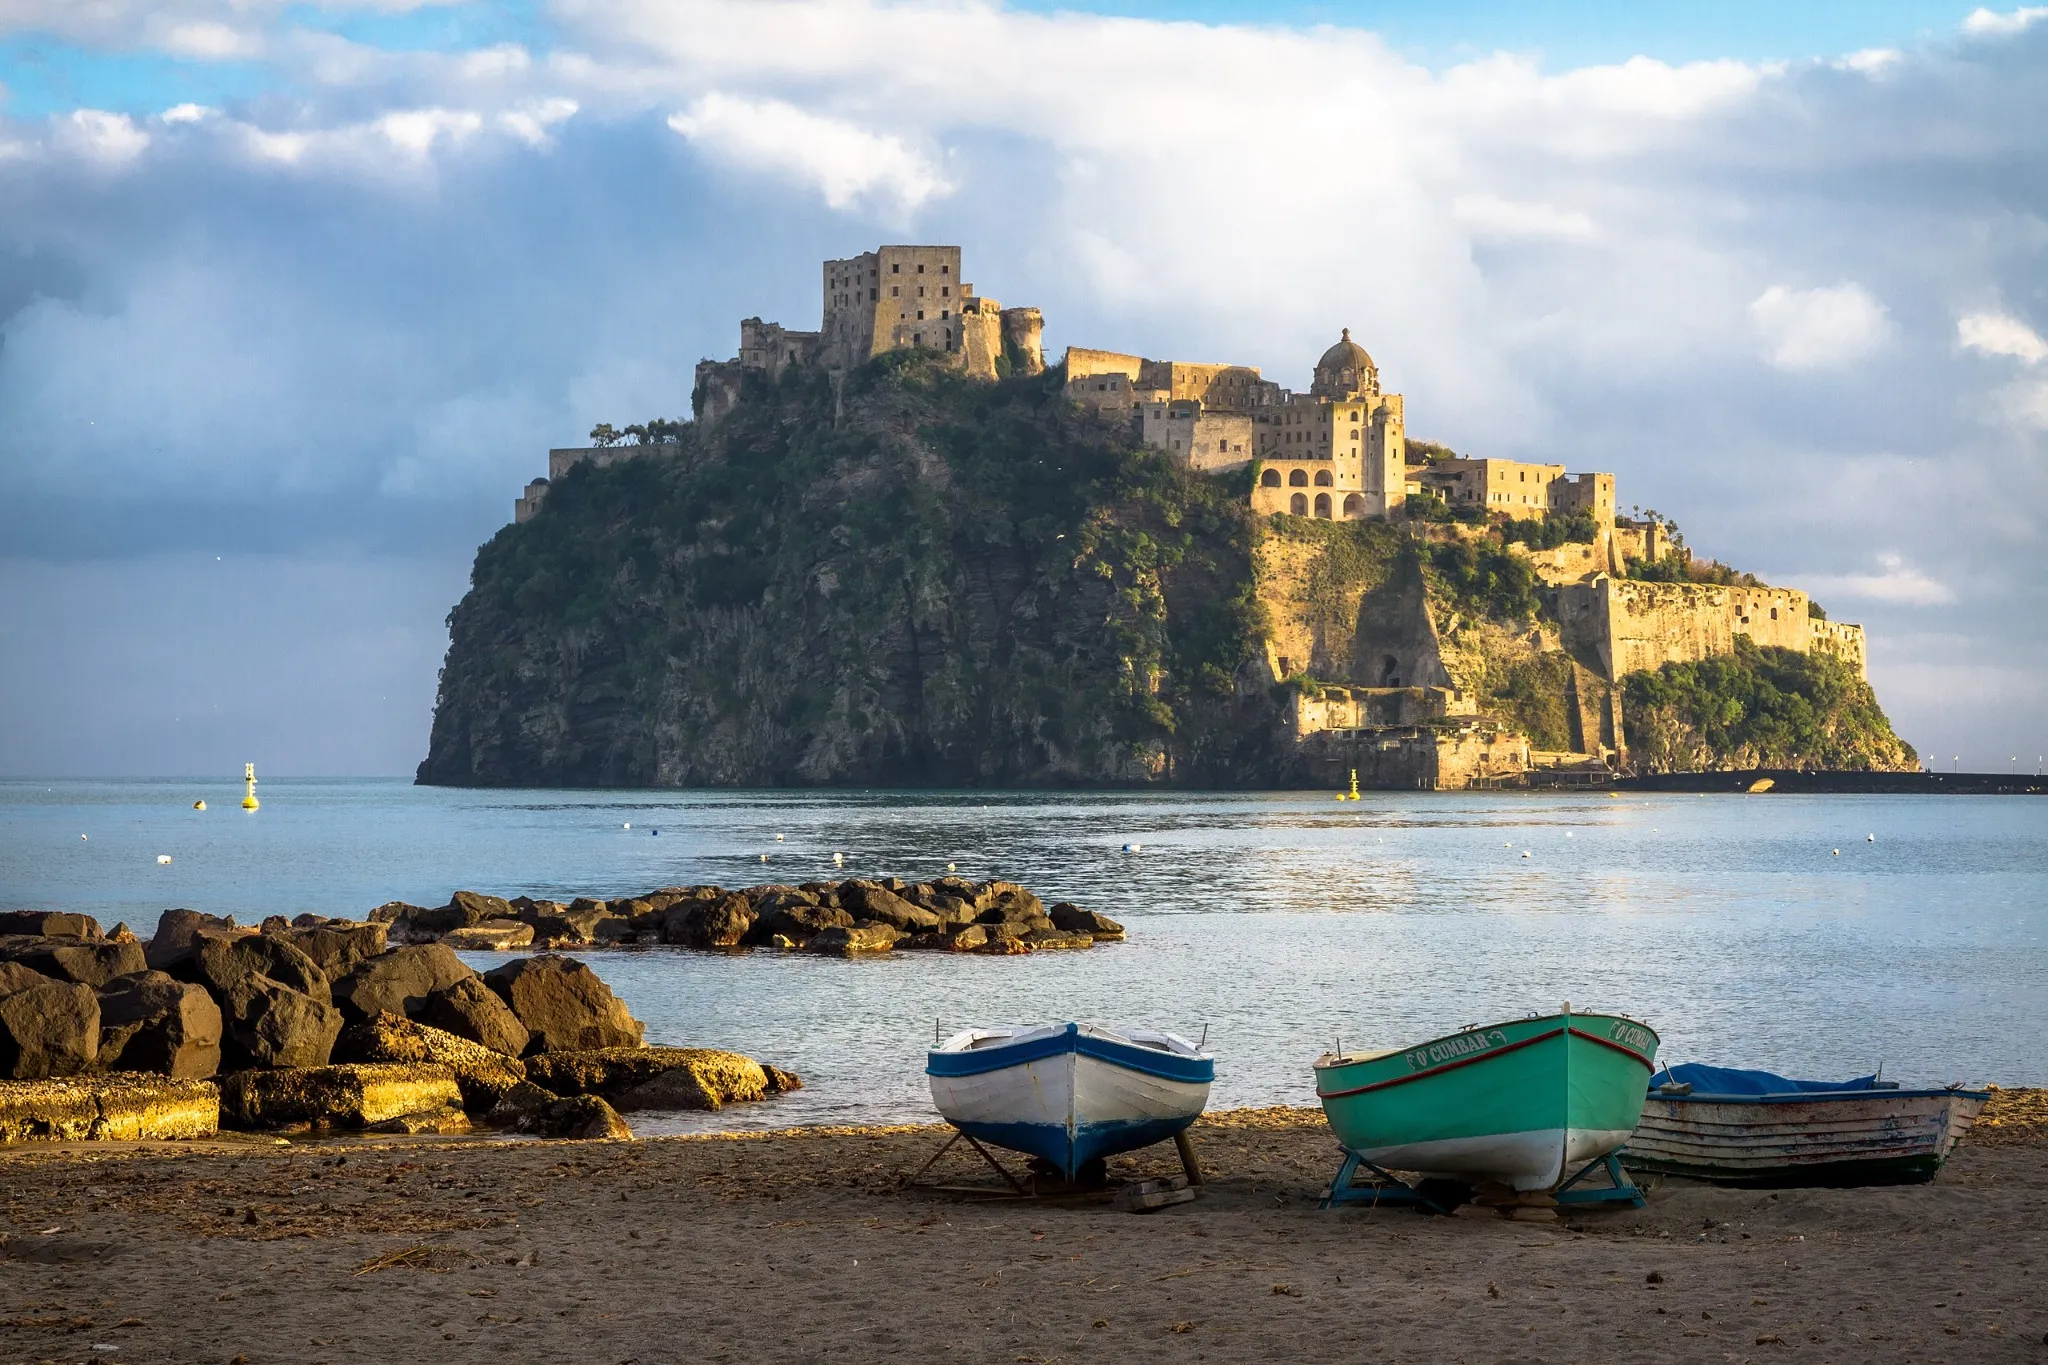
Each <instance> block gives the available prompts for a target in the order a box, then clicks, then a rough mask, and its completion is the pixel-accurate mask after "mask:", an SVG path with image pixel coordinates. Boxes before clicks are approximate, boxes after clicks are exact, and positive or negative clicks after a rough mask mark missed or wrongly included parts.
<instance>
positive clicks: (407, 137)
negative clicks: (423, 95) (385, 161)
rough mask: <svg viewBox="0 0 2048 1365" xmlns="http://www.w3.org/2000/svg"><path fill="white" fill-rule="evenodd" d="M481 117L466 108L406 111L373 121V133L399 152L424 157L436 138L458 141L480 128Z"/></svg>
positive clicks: (431, 149) (481, 124) (432, 147)
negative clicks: (374, 125)
mask: <svg viewBox="0 0 2048 1365" xmlns="http://www.w3.org/2000/svg"><path fill="white" fill-rule="evenodd" d="M483 123H484V121H483V118H482V117H481V116H480V115H478V114H475V113H472V112H470V111H469V110H467V109H406V110H402V111H400V112H398V113H393V114H386V115H384V116H383V117H382V118H380V119H378V120H377V121H376V128H377V131H378V132H380V133H382V134H383V135H384V137H385V138H386V139H387V140H388V141H389V142H390V143H391V145H392V146H394V147H397V148H398V149H399V150H400V151H405V152H410V153H411V154H412V155H414V156H417V157H424V156H426V155H427V154H428V153H429V152H431V151H433V150H434V143H435V141H436V140H438V139H440V138H443V137H445V138H448V139H450V140H451V141H455V142H460V141H462V140H463V139H464V138H467V137H468V136H469V135H470V134H471V133H474V132H475V131H476V130H477V129H479V128H481V127H483Z"/></svg>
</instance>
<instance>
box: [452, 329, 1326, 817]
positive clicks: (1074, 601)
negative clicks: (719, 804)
mask: <svg viewBox="0 0 2048 1365" xmlns="http://www.w3.org/2000/svg"><path fill="white" fill-rule="evenodd" d="M1241 497H1242V490H1241V489H1237V488H1232V487H1226V486H1223V485H1222V484H1219V483H1218V482H1216V481H1214V480H1210V479H1205V478H1201V477H1199V476H1189V475H1184V474H1180V473H1178V472H1177V471H1175V470H1173V469H1171V468H1170V467H1169V466H1168V465H1167V463H1166V461H1165V460H1164V458H1163V457H1161V456H1159V455H1156V454H1154V453H1151V452H1146V451H1141V450H1138V449H1135V448H1133V446H1132V445H1131V444H1130V442H1129V441H1128V440H1127V439H1126V438H1123V437H1121V436H1119V435H1117V434H1114V433H1112V432H1111V431H1110V429H1109V428H1107V427H1105V426H1103V425H1101V424H1100V423H1099V422H1098V421H1096V420H1094V419H1092V418H1089V417H1087V416H1085V415H1083V414H1081V413H1079V412H1076V411H1075V410H1073V409H1072V408H1071V407H1070V406H1069V405H1068V404H1067V403H1066V402H1065V401H1064V400H1063V399H1062V398H1061V396H1060V392H1059V384H1058V380H1057V376H1053V377H1038V378H1024V379H1017V380H1013V381H1008V382H1004V383H1000V384H993V385H992V384H986V383H975V382H972V381H968V380H964V379H960V378H958V377H956V376H953V375H951V374H947V373H944V372H942V371H939V370H937V369H934V368H932V367H930V366H928V365H926V364H924V363H922V362H920V361H919V360H918V359H917V358H915V357H914V356H892V357H888V358H885V359H884V360H882V361H878V362H876V363H875V364H873V365H870V366H868V367H865V368H864V369H862V370H860V371H857V372H856V373H855V374H854V375H852V376H851V377H849V379H848V380H847V382H846V386H845V390H844V392H843V393H842V394H840V395H838V396H836V397H835V395H834V394H833V392H832V389H831V386H830V383H829V381H828V380H827V379H825V378H824V376H823V375H821V374H819V373H817V372H815V371H808V370H803V369H793V370H790V371H788V372H786V373H785V374H784V375H783V377H782V378H781V380H780V381H777V382H775V383H773V384H770V383H768V382H765V381H759V380H750V387H749V388H748V390H747V391H746V392H745V393H744V394H742V396H741V401H740V402H739V404H738V405H737V406H736V408H735V409H734V411H733V412H732V413H731V414H730V415H729V416H728V417H727V418H725V419H724V420H723V421H721V422H719V423H717V424H716V425H714V426H712V427H710V428H709V430H706V429H704V428H703V427H701V426H693V427H690V428H686V429H685V433H684V437H683V440H682V442H681V443H680V444H678V445H675V446H673V447H670V448H666V449H665V450H664V452H663V453H661V454H656V455H650V456H647V457H643V458H640V459H634V460H628V461H624V462H622V463H619V464H616V465H614V466H613V467H611V468H608V469H585V468H578V469H575V470H572V471H570V472H569V473H568V474H566V475H565V476H564V477H563V478H562V479H561V480H559V481H558V482H556V483H555V484H554V485H553V486H552V487H551V489H550V490H549V493H548V497H547V501H546V503H545V505H544V506H543V507H542V509H541V512H540V514H539V515H538V516H537V517H535V518H534V519H533V520H532V521H530V522H527V523H525V524H523V525H515V526H507V527H506V528H504V529H503V530H502V531H500V532H499V533H498V535H497V536H496V537H494V538H493V539H492V540H491V541H490V543H488V544H487V545H485V546H484V547H483V548H482V550H481V551H479V553H478V556H477V562H476V567H475V571H474V573H473V575H472V580H471V589H470V591H469V593H468V595H467V596H466V597H464V599H463V600H462V602H461V604H460V605H459V606H457V607H456V609H455V611H454V613H453V615H452V616H451V617H450V631H451V637H452V638H451V644H450V648H449V653H448V661H447V664H446V666H445V668H444V669H443V671H442V677H441V691H440V699H439V704H438V706H437V708H436V711H435V717H434V728H433V737H432V741H431V745H430V749H429V752H428V755H427V758H426V760H425V761H424V762H423V763H422V764H421V765H420V769H419V780H420V781H422V782H429V783H442V784H450V785H554V784H560V785H569V786H628V785H677V786H700V785H702V786H717V785H749V786H751V785H809V784H836V785H927V784H929V785H956V784H957V785H1001V786H1034V785H1037V786H1046V785H1061V784H1139V783H1149V782H1158V781H1179V782H1186V783H1191V784H1205V785H1206V784H1220V785H1235V784H1240V783H1262V782H1272V781H1277V780H1279V779H1280V778H1281V776H1282V773H1281V768H1282V766H1283V765H1284V764H1285V762H1286V755H1285V754H1284V752H1282V750H1281V749H1280V747H1279V737H1280V735H1281V726H1280V725H1279V724H1278V715H1279V712H1278V709H1277V708H1278V702H1277V701H1276V699H1275V697H1274V696H1273V694H1272V690H1271V688H1270V686H1269V685H1268V680H1267V679H1265V678H1264V677H1262V676H1260V674H1261V670H1260V669H1259V668H1258V667H1257V662H1258V660H1257V654H1258V640H1259V628H1258V613H1257V609H1256V607H1255V605H1254V603H1253V600H1252V597H1251V595H1250V592H1249V579H1250V574H1249V571H1248V555H1249V545H1250V542H1251V535H1252V526H1251V522H1250V518H1249V514H1248V513H1247V512H1245V511H1243V510H1242V509H1241V508H1240V507H1239V506H1238V505H1237V504H1238V502H1239V501H1240V500H1241Z"/></svg>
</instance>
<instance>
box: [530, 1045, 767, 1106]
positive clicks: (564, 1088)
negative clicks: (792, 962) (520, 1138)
mask: <svg viewBox="0 0 2048 1365" xmlns="http://www.w3.org/2000/svg"><path fill="white" fill-rule="evenodd" d="M527 1077H528V1079H530V1080H531V1081H533V1082H534V1083H535V1084H536V1085H539V1086H541V1087H543V1088H544V1089H547V1090H550V1091H552V1092H554V1093H555V1094H558V1095H587V1094H596V1095H604V1096H607V1097H609V1098H613V1099H615V1100H616V1101H617V1102H618V1103H619V1106H620V1107H621V1108H626V1107H632V1108H638V1109H718V1108H721V1107H723V1106H724V1105H727V1104H731V1103H734V1102H743V1101H748V1100H761V1099H766V1098H768V1097H769V1096H770V1095H775V1094H780V1093H781V1092H783V1091H785V1090H798V1089H801V1088H802V1086H803V1082H802V1081H800V1080H798V1079H797V1078H796V1077H795V1076H794V1075H791V1074H790V1073H789V1072H787V1071H781V1070H778V1069H777V1068H775V1067H770V1066H763V1065H762V1064H761V1063H760V1062H757V1061H755V1060H754V1059H753V1058H751V1057H745V1056H742V1055H740V1054H739V1053H737V1052H726V1051H723V1050H721V1049H718V1048H698V1047H614V1048H596V1049H592V1050H589V1051H583V1052H553V1053H546V1054H543V1055H541V1056H538V1057H534V1058H532V1059H530V1060H529V1061H528V1062H527Z"/></svg>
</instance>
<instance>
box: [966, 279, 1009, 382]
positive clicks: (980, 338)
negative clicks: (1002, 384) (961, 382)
mask: <svg viewBox="0 0 2048 1365" xmlns="http://www.w3.org/2000/svg"><path fill="white" fill-rule="evenodd" d="M1002 353H1003V306H1002V305H1001V304H999V303H997V302H996V301H995V300H994V299H969V300H968V301H967V309H966V311H965V312H963V313H962V314H961V316H960V355H961V364H962V368H963V369H964V370H965V371H966V373H967V376H968V377H969V378H970V379H989V380H992V379H994V378H995V377H996V357H998V356H1000V355H1001V354H1002Z"/></svg>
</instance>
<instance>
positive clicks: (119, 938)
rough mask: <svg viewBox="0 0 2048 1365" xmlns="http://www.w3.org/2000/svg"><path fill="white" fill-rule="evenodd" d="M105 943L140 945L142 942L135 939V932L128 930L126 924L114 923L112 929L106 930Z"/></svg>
mask: <svg viewBox="0 0 2048 1365" xmlns="http://www.w3.org/2000/svg"><path fill="white" fill-rule="evenodd" d="M107 942H109V943H140V942H142V940H141V939H139V938H137V937H135V931H134V930H133V929H130V928H129V927H128V925H127V924H126V922H120V923H116V924H115V925H114V927H113V928H111V929H109V930H107Z"/></svg>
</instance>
